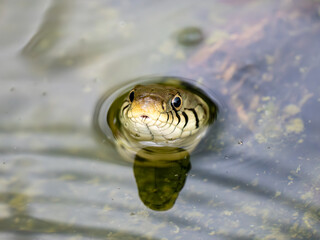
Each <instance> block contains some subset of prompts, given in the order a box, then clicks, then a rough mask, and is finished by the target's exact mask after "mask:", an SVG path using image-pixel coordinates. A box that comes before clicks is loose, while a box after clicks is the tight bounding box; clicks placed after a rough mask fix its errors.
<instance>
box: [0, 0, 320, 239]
mask: <svg viewBox="0 0 320 240" xmlns="http://www.w3.org/2000/svg"><path fill="white" fill-rule="evenodd" d="M319 9H320V3H319V1H298V0H296V1H281V2H280V3H279V2H278V1H250V0H247V1H231V0H230V1H218V0H216V1H205V2H202V3H199V2H198V1H191V0H189V1H177V2H175V4H174V5H173V3H172V2H171V1H161V2H159V1H157V2H156V1H144V0H141V1H136V2H135V3H131V2H129V1H121V2H119V1H71V0H69V1H43V0H41V1H40V0H33V1H1V2H0V19H1V21H0V32H1V38H0V49H1V51H0V62H1V68H0V81H1V87H0V112H1V115H0V140H1V145H0V153H1V155H0V156H1V158H0V164H1V165H0V173H1V178H0V229H1V232H0V239H6V240H7V239H8V240H10V239H30V240H31V239H32V240H34V239H319V238H320V230H319V229H320V200H319V199H320V177H319V176H320V165H319V163H320V157H319V156H320V154H319V153H320V150H319V142H320V127H319V126H320V122H319V119H320V118H319V111H318V109H319V105H320V87H319V84H318V79H319V76H320V72H319V67H320V45H319V39H320V16H319V15H320V14H319ZM190 29H191V30H190ZM192 29H193V30H192ZM194 29H197V30H196V31H194ZM181 34H182V35H181ZM184 34H185V35H184ZM154 74H156V75H174V76H180V77H185V78H190V79H195V80H196V81H198V82H199V83H203V84H204V85H206V86H209V87H210V89H211V90H212V91H213V92H215V93H216V94H217V95H218V96H219V98H220V99H221V101H222V102H223V103H224V104H223V112H222V114H221V115H219V116H218V119H217V128H216V129H215V131H212V132H210V134H209V136H207V137H206V138H205V139H204V141H203V142H202V143H201V147H203V146H204V147H205V151H202V152H200V153H199V152H198V153H196V154H191V155H190V156H189V157H187V158H186V160H185V161H182V162H177V163H174V164H172V165H171V166H165V167H164V166H162V167H161V168H159V167H158V168H155V166H150V167H149V169H147V170H145V169H142V168H141V166H139V165H135V164H133V163H128V162H125V161H123V160H122V159H121V157H120V156H119V154H118V152H117V151H116V149H115V148H114V147H113V146H112V145H111V144H109V143H108V141H107V139H103V137H101V135H99V133H97V131H96V128H95V127H94V123H93V122H94V121H93V120H94V111H95V108H96V106H97V104H98V102H99V99H101V97H102V96H103V95H104V93H105V92H107V91H108V90H109V89H112V88H113V87H114V86H117V85H119V84H121V83H125V82H127V81H128V80H130V79H134V78H137V77H140V76H145V75H154ZM152 172H154V174H152ZM166 174H168V175H167V176H166ZM147 175H148V176H147ZM156 175H157V176H159V178H157V179H158V180H159V182H158V183H161V184H163V183H167V182H171V183H173V182H174V181H173V180H172V179H173V178H172V176H176V175H177V176H180V177H179V180H178V181H175V184H176V185H173V184H169V185H167V186H166V185H165V184H164V185H163V186H165V187H164V188H162V189H161V190H162V192H163V194H160V196H163V197H164V198H166V197H168V196H170V197H172V196H173V197H174V198H170V197H168V199H169V198H170V199H173V200H174V201H173V202H170V201H169V204H171V206H170V207H168V206H166V207H167V208H166V209H159V210H167V211H155V210H151V209H155V207H153V205H152V204H156V205H157V204H158V203H157V202H156V201H157V200H158V199H157V198H155V197H154V196H151V195H148V194H149V193H150V192H148V190H149V187H150V185H148V183H150V182H152V181H154V179H153V178H154V176H156ZM141 176H144V177H145V178H141ZM182 176H184V177H182ZM161 177H162V178H161ZM172 186H174V187H172ZM170 187H171V188H170ZM166 194H167V195H166ZM155 196H156V195H155ZM157 206H158V205H157ZM150 208H151V209H150Z"/></svg>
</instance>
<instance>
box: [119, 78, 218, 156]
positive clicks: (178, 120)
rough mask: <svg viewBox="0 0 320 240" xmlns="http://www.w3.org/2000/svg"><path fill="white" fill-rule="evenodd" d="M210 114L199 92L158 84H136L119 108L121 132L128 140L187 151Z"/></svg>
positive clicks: (197, 139) (192, 146)
mask: <svg viewBox="0 0 320 240" xmlns="http://www.w3.org/2000/svg"><path fill="white" fill-rule="evenodd" d="M211 117H212V116H210V113H209V106H208V104H207V103H206V102H205V101H204V100H203V99H202V98H201V97H200V96H198V95H196V94H194V93H192V92H190V91H188V90H187V89H182V88H181V89H180V88H178V87H175V86H166V85H158V84H153V85H137V86H136V87H134V88H133V89H132V90H131V91H130V93H129V94H128V96H127V97H126V99H125V100H124V102H123V104H122V106H121V109H120V122H121V125H122V132H123V134H124V135H125V138H126V139H127V141H128V142H137V143H139V144H141V145H143V146H165V147H175V148H183V149H185V150H188V151H191V150H192V149H193V148H194V147H195V146H196V145H197V144H198V142H199V141H200V139H201V137H202V136H203V135H204V133H205V130H206V129H207V125H208V122H209V120H210V118H211ZM126 145H127V144H126ZM126 147H127V146H126Z"/></svg>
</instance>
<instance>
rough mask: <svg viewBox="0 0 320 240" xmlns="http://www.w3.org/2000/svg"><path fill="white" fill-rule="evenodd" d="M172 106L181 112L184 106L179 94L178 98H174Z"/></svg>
mask: <svg viewBox="0 0 320 240" xmlns="http://www.w3.org/2000/svg"><path fill="white" fill-rule="evenodd" d="M171 104H172V106H173V107H174V108H175V109H176V110H180V108H181V106H182V98H181V97H180V95H178V94H177V95H176V96H174V98H173V99H172V102H171Z"/></svg>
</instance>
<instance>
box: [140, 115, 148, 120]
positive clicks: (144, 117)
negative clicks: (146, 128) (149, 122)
mask: <svg viewBox="0 0 320 240" xmlns="http://www.w3.org/2000/svg"><path fill="white" fill-rule="evenodd" d="M140 117H141V118H142V119H143V120H145V119H148V118H149V117H148V116H147V115H141V116H140Z"/></svg>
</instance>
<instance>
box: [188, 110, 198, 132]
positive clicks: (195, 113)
mask: <svg viewBox="0 0 320 240" xmlns="http://www.w3.org/2000/svg"><path fill="white" fill-rule="evenodd" d="M188 110H190V111H191V112H192V113H193V115H194V117H195V119H196V129H197V128H199V118H198V114H197V112H196V110H194V109H193V108H188Z"/></svg>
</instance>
